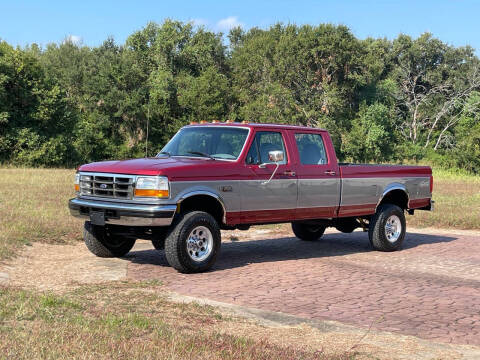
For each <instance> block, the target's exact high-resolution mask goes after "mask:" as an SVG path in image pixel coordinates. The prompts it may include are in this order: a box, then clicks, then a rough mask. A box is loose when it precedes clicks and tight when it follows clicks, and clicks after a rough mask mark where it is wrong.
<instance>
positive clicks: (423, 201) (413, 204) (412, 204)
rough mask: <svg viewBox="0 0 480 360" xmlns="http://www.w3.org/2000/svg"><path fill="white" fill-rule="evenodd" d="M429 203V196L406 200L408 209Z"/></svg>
mask: <svg viewBox="0 0 480 360" xmlns="http://www.w3.org/2000/svg"><path fill="white" fill-rule="evenodd" d="M428 205H430V198H424V199H415V200H410V201H409V202H408V207H409V208H410V209H418V208H422V207H425V206H428Z"/></svg>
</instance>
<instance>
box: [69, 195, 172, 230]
mask: <svg viewBox="0 0 480 360" xmlns="http://www.w3.org/2000/svg"><path fill="white" fill-rule="evenodd" d="M68 207H69V209H70V214H72V215H73V216H75V217H78V218H82V219H86V220H89V219H90V214H91V213H92V212H103V213H104V214H105V223H106V224H114V225H125V226H169V225H170V224H171V223H172V221H173V217H174V216H175V211H176V210H177V205H144V204H132V203H116V202H110V201H101V200H83V199H79V198H74V199H71V200H70V201H69V202H68Z"/></svg>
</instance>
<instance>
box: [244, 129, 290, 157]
mask: <svg viewBox="0 0 480 360" xmlns="http://www.w3.org/2000/svg"><path fill="white" fill-rule="evenodd" d="M276 150H279V151H283V154H284V160H283V161H282V162H281V163H280V164H286V163H287V153H286V151H285V144H284V143H283V137H282V134H281V133H279V132H273V131H259V132H257V133H256V134H255V138H254V139H253V142H252V145H251V146H250V150H249V151H248V154H247V164H250V165H254V164H255V165H259V164H273V162H272V161H270V160H269V158H268V153H269V152H270V151H276Z"/></svg>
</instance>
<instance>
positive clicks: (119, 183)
mask: <svg viewBox="0 0 480 360" xmlns="http://www.w3.org/2000/svg"><path fill="white" fill-rule="evenodd" d="M134 179H135V177H134V176H129V175H117V174H88V173H80V195H87V196H99V197H106V198H113V199H132V198H133V185H134Z"/></svg>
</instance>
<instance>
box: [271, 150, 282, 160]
mask: <svg viewBox="0 0 480 360" xmlns="http://www.w3.org/2000/svg"><path fill="white" fill-rule="evenodd" d="M283 159H284V155H283V151H280V150H275V151H269V152H268V160H270V161H272V162H274V163H279V162H282V161H283Z"/></svg>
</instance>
